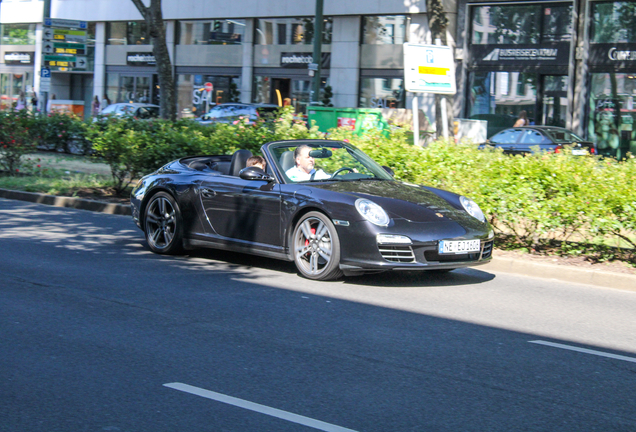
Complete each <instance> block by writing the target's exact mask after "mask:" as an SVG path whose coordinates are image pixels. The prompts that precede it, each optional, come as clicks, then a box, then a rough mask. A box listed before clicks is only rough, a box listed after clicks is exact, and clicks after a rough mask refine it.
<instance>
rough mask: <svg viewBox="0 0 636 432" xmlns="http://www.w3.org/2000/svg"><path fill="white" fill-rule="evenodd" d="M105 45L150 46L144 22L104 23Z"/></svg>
mask: <svg viewBox="0 0 636 432" xmlns="http://www.w3.org/2000/svg"><path fill="white" fill-rule="evenodd" d="M106 35H107V36H106V44H107V45H150V35H149V34H148V26H147V25H146V22H145V21H128V22H109V23H106Z"/></svg>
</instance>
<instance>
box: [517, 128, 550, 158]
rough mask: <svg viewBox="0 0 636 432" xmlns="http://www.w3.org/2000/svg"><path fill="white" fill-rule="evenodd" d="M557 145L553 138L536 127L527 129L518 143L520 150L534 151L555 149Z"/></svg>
mask: <svg viewBox="0 0 636 432" xmlns="http://www.w3.org/2000/svg"><path fill="white" fill-rule="evenodd" d="M555 147H556V145H555V144H554V143H553V142H552V140H551V139H550V138H548V137H546V136H545V135H543V133H541V132H540V131H538V130H536V129H527V130H525V131H524V132H523V134H522V135H521V138H520V139H519V142H518V143H517V149H518V151H519V152H525V153H534V152H535V151H536V150H537V148H538V149H539V151H553V150H554V148H555Z"/></svg>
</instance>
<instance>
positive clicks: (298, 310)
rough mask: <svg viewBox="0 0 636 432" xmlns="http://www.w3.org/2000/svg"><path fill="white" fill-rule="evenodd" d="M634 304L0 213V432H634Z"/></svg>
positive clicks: (26, 207) (5, 205)
mask: <svg viewBox="0 0 636 432" xmlns="http://www.w3.org/2000/svg"><path fill="white" fill-rule="evenodd" d="M634 310H636V293H634V292H626V291H618V290H612V289H604V288H596V287H591V286H586V285H576V284H566V283H558V282H556V281H552V280H545V279H534V278H524V277H519V276H514V275H509V274H505V273H497V274H494V273H488V272H485V271H483V270H480V269H479V268H475V269H467V270H460V271H455V272H452V273H450V274H446V275H428V274H419V273H416V274H403V273H399V274H390V273H388V274H381V275H369V276H363V277H358V278H350V279H345V280H343V281H339V282H334V283H319V282H312V281H308V280H305V279H302V278H300V277H299V276H298V275H297V274H296V271H295V268H294V266H293V264H292V263H285V262H279V261H274V260H268V259H263V258H257V257H246V256H241V255H236V254H230V253H226V252H216V251H206V250H203V251H197V252H196V253H193V254H191V255H189V256H183V257H165V256H158V255H154V254H152V253H151V252H149V251H148V249H147V248H146V246H145V244H144V241H143V236H142V233H141V232H140V231H139V230H138V229H137V228H136V227H135V226H134V224H133V223H132V221H131V220H130V219H129V218H128V217H124V216H113V215H105V214H101V213H91V212H86V211H81V210H73V209H65V208H55V207H48V206H41V205H37V204H31V203H25V202H19V201H9V200H3V199H0V335H1V337H0V431H20V432H27V431H47V432H52V431H65V432H68V431H213V432H221V431H227V432H230V431H232V432H233V431H250V432H251V431H274V432H278V431H283V432H284V431H312V430H324V431H333V432H340V431H358V432H363V431H369V432H370V431H378V432H398V431H409V432H410V431H512V430H515V431H517V430H524V431H555V430H558V431H581V430H585V431H634V430H636V410H635V409H634V407H635V406H636V400H635V399H636V396H635V391H634V389H635V388H636V385H635V380H636V319H634Z"/></svg>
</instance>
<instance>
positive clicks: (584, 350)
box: [528, 340, 636, 363]
mask: <svg viewBox="0 0 636 432" xmlns="http://www.w3.org/2000/svg"><path fill="white" fill-rule="evenodd" d="M528 342H530V343H533V344H539V345H546V346H551V347H554V348H561V349H565V350H570V351H578V352H582V353H585V354H592V355H596V356H599V357H608V358H612V359H616V360H623V361H628V362H632V363H636V358H634V357H626V356H622V355H618V354H611V353H606V352H603V351H596V350H591V349H587V348H579V347H575V346H570V345H563V344H559V343H554V342H547V341H542V340H535V341H528Z"/></svg>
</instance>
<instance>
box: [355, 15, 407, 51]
mask: <svg viewBox="0 0 636 432" xmlns="http://www.w3.org/2000/svg"><path fill="white" fill-rule="evenodd" d="M410 22H411V18H410V17H407V16H404V15H391V16H366V17H364V19H363V21H362V34H363V38H362V43H363V44H371V45H401V44H403V43H406V42H408V36H407V35H408V30H409V24H410Z"/></svg>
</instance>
